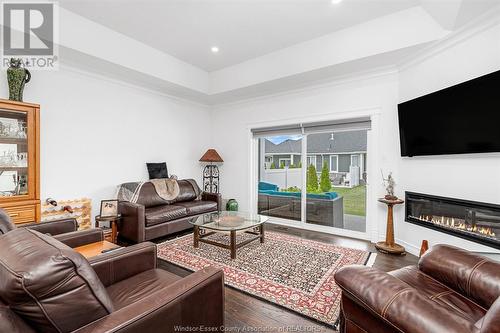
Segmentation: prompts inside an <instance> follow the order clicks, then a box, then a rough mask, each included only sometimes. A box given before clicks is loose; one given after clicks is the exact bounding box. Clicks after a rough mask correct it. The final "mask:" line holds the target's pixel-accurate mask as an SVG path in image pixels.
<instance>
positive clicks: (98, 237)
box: [54, 228, 104, 248]
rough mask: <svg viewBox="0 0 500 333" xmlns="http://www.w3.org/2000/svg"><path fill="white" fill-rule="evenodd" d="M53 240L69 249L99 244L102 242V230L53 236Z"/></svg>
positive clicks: (96, 229)
mask: <svg viewBox="0 0 500 333" xmlns="http://www.w3.org/2000/svg"><path fill="white" fill-rule="evenodd" d="M54 238H55V239H57V240H58V241H60V242H61V243H64V244H66V245H68V246H69V247H71V248H75V247H78V246H82V245H86V244H90V243H95V242H100V241H102V240H104V233H103V231H102V229H99V228H95V229H87V230H80V231H73V232H67V233H64V234H59V235H55V236H54Z"/></svg>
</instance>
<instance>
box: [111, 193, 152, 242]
mask: <svg viewBox="0 0 500 333" xmlns="http://www.w3.org/2000/svg"><path fill="white" fill-rule="evenodd" d="M118 209H119V212H120V214H121V216H122V218H121V220H120V222H119V223H118V231H119V232H120V236H121V237H124V238H126V239H128V240H131V241H134V242H136V243H140V242H144V241H145V239H146V234H145V207H144V206H143V205H139V204H136V203H132V202H128V201H121V202H120V203H119V204H118Z"/></svg>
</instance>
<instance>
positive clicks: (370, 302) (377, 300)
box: [335, 245, 500, 333]
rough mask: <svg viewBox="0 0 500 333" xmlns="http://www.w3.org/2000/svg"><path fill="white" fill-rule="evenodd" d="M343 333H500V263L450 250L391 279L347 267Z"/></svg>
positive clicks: (342, 275) (342, 273)
mask: <svg viewBox="0 0 500 333" xmlns="http://www.w3.org/2000/svg"><path fill="white" fill-rule="evenodd" d="M335 281H336V282H337V284H338V285H339V287H340V288H341V289H342V307H341V313H340V332H342V333H358V332H370V333H372V332H373V333H378V332H380V333H392V332H398V333H401V332H411V333H445V332H450V333H451V332H453V333H499V332H500V263H499V262H495V261H492V260H489V259H487V258H484V257H481V256H478V255H474V254H472V253H470V252H467V251H464V250H461V249H458V248H455V247H452V246H446V245H437V246H434V247H433V248H432V249H431V250H430V251H428V252H427V253H426V254H425V255H423V256H422V257H421V258H420V260H419V263H418V266H408V267H404V268H401V269H398V270H396V271H392V272H389V273H385V272H381V271H378V270H376V269H372V268H368V267H365V266H347V267H344V268H342V269H340V270H339V271H338V272H337V273H336V274H335Z"/></svg>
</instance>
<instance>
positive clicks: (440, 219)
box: [414, 215, 496, 237]
mask: <svg viewBox="0 0 500 333" xmlns="http://www.w3.org/2000/svg"><path fill="white" fill-rule="evenodd" d="M414 218H416V219H418V220H420V221H424V222H431V223H434V224H437V225H441V226H445V227H448V228H453V229H458V230H464V231H468V232H474V233H478V234H481V235H484V236H488V237H495V236H496V235H495V233H494V232H493V230H492V229H491V228H488V227H478V226H477V225H469V224H466V223H465V222H464V221H463V220H460V219H455V218H453V217H445V216H433V215H420V216H419V217H414Z"/></svg>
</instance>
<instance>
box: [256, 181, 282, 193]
mask: <svg viewBox="0 0 500 333" xmlns="http://www.w3.org/2000/svg"><path fill="white" fill-rule="evenodd" d="M277 190H278V185H275V184H271V183H266V182H259V191H277Z"/></svg>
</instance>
